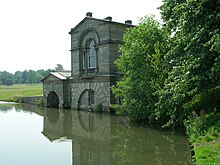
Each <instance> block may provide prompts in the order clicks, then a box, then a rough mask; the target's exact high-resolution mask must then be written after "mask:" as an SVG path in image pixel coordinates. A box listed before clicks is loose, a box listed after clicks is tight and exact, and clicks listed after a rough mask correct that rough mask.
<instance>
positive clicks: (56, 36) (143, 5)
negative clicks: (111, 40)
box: [0, 0, 162, 73]
mask: <svg viewBox="0 0 220 165" xmlns="http://www.w3.org/2000/svg"><path fill="white" fill-rule="evenodd" d="M161 4H162V0H136V1H134V0H130V1H128V0H109V1H104V0H78V1H77V0H0V21H1V22H0V71H8V72H11V73H14V72H15V71H17V70H20V71H23V70H25V69H27V70H29V69H31V70H39V69H49V68H50V69H54V68H55V66H56V64H61V65H63V67H64V69H66V70H70V63H71V61H70V60H71V58H70V56H71V53H70V51H69V50H70V35H69V34H68V33H69V31H70V29H71V28H73V27H75V26H76V25H77V24H78V23H79V22H80V21H81V20H82V19H84V17H85V15H86V13H87V12H92V13H93V17H94V18H98V19H103V18H106V17H107V16H111V17H112V20H113V21H117V22H124V21H125V20H128V19H130V20H132V21H133V24H138V18H140V17H143V16H145V15H148V14H154V15H156V18H157V19H159V18H160V15H159V10H157V7H158V6H160V5H161Z"/></svg>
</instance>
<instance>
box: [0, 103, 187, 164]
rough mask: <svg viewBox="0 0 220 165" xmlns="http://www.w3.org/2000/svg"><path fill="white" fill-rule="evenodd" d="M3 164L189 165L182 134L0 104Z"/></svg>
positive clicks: (80, 113)
mask: <svg viewBox="0 0 220 165" xmlns="http://www.w3.org/2000/svg"><path fill="white" fill-rule="evenodd" d="M0 130H1V135H0V164H2V165H178V164H179V165H188V164H191V158H190V147H189V144H188V141H187V138H186V137H185V136H184V135H181V134H177V133H173V132H165V131H157V130H154V129H150V128H144V127H140V126H134V125H133V124H131V123H130V122H129V120H128V119H127V118H124V117H118V116H110V115H105V114H94V113H90V112H85V111H77V110H60V109H47V108H39V107H36V106H31V105H22V104H12V103H4V102H0Z"/></svg>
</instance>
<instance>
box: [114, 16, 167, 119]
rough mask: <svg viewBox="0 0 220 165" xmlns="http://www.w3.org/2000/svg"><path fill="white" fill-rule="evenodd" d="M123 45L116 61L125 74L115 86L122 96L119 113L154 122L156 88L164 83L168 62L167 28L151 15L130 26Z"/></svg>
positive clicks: (118, 93)
mask: <svg viewBox="0 0 220 165" xmlns="http://www.w3.org/2000/svg"><path fill="white" fill-rule="evenodd" d="M123 40H124V44H123V45H121V47H120V52H121V56H120V57H119V59H118V60H117V61H116V65H117V67H118V70H119V72H120V74H121V75H122V79H121V81H119V82H118V83H117V84H116V86H115V87H114V88H113V92H114V93H115V94H116V96H118V97H120V98H121V99H122V105H121V106H120V108H119V109H118V111H117V113H119V114H127V115H129V116H130V117H131V119H133V120H136V121H143V120H145V121H148V122H152V121H153V120H154V118H155V112H154V108H155V103H156V102H157V100H158V99H157V96H156V95H155V92H156V91H157V90H158V89H160V88H162V87H163V82H164V79H165V77H166V74H167V68H168V63H167V60H166V59H164V54H165V52H166V50H167V45H168V44H167V43H168V41H169V39H168V37H167V33H166V30H164V29H163V28H161V26H160V24H159V22H158V21H156V20H154V18H153V17H152V16H149V17H144V18H143V19H141V20H140V24H139V25H138V26H136V27H134V28H129V29H128V30H127V31H126V33H125V35H124V38H123Z"/></svg>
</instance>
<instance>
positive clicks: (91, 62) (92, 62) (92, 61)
mask: <svg viewBox="0 0 220 165" xmlns="http://www.w3.org/2000/svg"><path fill="white" fill-rule="evenodd" d="M87 58H88V68H95V67H96V50H95V42H94V40H92V41H91V42H90V43H89V48H88V55H87Z"/></svg>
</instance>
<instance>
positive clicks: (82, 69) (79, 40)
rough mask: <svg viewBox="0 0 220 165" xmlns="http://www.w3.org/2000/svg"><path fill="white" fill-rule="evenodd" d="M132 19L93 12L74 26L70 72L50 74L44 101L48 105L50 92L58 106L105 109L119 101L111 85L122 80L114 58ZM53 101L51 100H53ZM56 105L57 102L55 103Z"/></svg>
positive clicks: (44, 83)
mask: <svg viewBox="0 0 220 165" xmlns="http://www.w3.org/2000/svg"><path fill="white" fill-rule="evenodd" d="M130 27H133V25H131V21H126V22H125V23H118V22H114V21H112V18H111V17H107V18H105V19H96V18H93V17H92V13H87V15H86V17H85V18H84V19H83V20H82V21H81V22H80V23H79V24H78V25H76V26H75V27H74V28H72V29H71V31H70V32H69V34H70V35H71V50H70V51H71V74H70V75H69V76H67V74H66V73H65V75H66V76H63V73H60V75H61V76H59V75H55V74H53V75H50V76H47V77H45V78H44V79H43V80H42V82H43V85H44V104H45V105H46V106H49V104H50V102H49V101H48V96H49V94H50V93H51V92H52V91H53V92H54V93H55V94H56V95H57V97H56V98H58V102H59V107H64V108H65V107H71V108H73V109H90V108H94V107H95V106H97V105H99V107H102V110H104V111H109V109H108V107H109V105H110V104H112V103H117V100H116V99H115V98H114V96H113V95H112V93H111V90H110V87H111V86H112V85H114V84H115V82H116V81H117V80H118V79H119V76H118V74H117V70H116V66H115V65H114V61H115V60H116V59H117V58H118V56H119V52H118V46H119V45H120V44H123V42H122V37H123V34H124V32H125V30H126V29H127V28H130ZM51 100H52V99H51ZM54 105H55V103H54Z"/></svg>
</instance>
